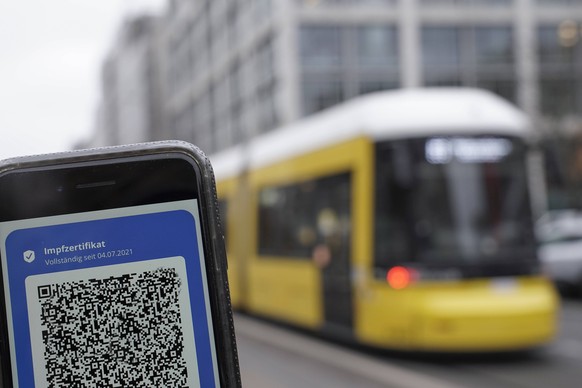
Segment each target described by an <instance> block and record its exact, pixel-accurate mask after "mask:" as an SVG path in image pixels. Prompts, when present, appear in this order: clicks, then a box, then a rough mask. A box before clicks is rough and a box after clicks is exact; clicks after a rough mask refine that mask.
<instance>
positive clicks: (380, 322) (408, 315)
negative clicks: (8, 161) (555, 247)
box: [211, 88, 558, 351]
mask: <svg viewBox="0 0 582 388" xmlns="http://www.w3.org/2000/svg"><path fill="white" fill-rule="evenodd" d="M531 135H532V132H531V128H530V125H529V123H528V121H527V119H526V118H525V116H524V115H523V114H522V113H521V112H520V111H518V110H517V109H516V108H515V107H513V106H511V105H510V104H509V103H507V102H505V101H503V100H501V99H500V98H498V97H496V96H494V95H493V94H490V93H488V92H485V91H481V90H476V89H462V88H451V89H444V88H443V89H424V90H423V89H417V90H414V89H413V90H404V91H392V92H382V93H376V94H372V95H367V96H363V97H360V98H358V99H355V100H352V101H349V102H347V103H344V104H341V105H339V106H336V107H334V108H331V109H328V110H327V111H324V112H321V113H319V114H316V115H314V116H312V117H310V118H307V119H304V120H301V121H300V122H298V123H296V124H293V125H290V126H287V127H285V128H281V129H278V130H275V131H272V132H269V133H267V134H265V135H262V136H259V137H257V138H255V139H253V140H252V141H251V142H250V143H248V144H246V145H243V146H239V147H237V148H234V149H230V150H227V151H224V152H222V153H220V154H217V155H214V156H213V157H211V160H212V163H213V165H214V168H215V173H216V177H217V186H218V195H219V204H220V207H221V212H222V217H223V221H224V224H225V235H226V242H227V251H228V258H229V279H230V285H231V293H232V301H233V305H234V306H235V308H239V309H243V310H245V311H247V312H249V313H253V314H257V315H261V316H265V317H269V318H272V319H276V320H280V321H284V322H287V323H290V324H293V325H297V326H301V327H303V328H307V329H312V330H315V331H322V332H326V333H330V334H333V335H338V336H344V337H347V338H350V339H352V340H355V341H357V342H360V343H363V344H367V345H372V346H377V347H385V348H390V349H406V350H418V351H499V350H519V349H528V348H532V347H536V346H538V345H541V344H544V343H546V342H548V341H549V340H551V338H552V337H553V335H554V332H555V329H556V314H557V304H558V301H557V297H556V294H555V291H554V289H553V287H552V285H551V284H550V282H549V281H548V280H547V279H546V278H545V277H544V276H542V273H541V270H540V264H539V262H538V260H537V253H536V243H535V238H534V230H533V217H534V216H533V214H534V211H533V209H534V208H535V206H534V205H533V202H535V201H534V200H532V198H534V199H535V198H537V197H536V196H535V195H534V194H536V193H537V190H535V189H533V190H532V186H535V185H532V179H531V174H530V173H528V171H530V170H531V169H530V168H529V167H530V166H531V164H530V163H529V160H530V159H531V158H529V157H528V155H530V148H531V147H529V142H530V138H531Z"/></svg>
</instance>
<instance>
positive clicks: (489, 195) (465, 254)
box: [375, 136, 536, 275]
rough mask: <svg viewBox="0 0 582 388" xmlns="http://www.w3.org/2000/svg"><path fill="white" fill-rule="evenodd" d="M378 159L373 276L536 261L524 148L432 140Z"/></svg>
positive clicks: (502, 140) (404, 144)
mask: <svg viewBox="0 0 582 388" xmlns="http://www.w3.org/2000/svg"><path fill="white" fill-rule="evenodd" d="M376 151H377V152H376V159H377V166H376V185H377V186H376V187H377V191H376V209H375V246H376V250H375V258H376V260H375V261H376V267H377V268H388V267H391V266H393V265H397V264H403V263H404V264H407V263H416V264H417V265H421V266H428V267H437V268H438V267H442V266H451V265H453V266H459V267H470V266H473V267H475V266H476V265H477V266H479V265H481V266H483V265H487V264H494V263H495V265H496V266H497V269H498V270H499V268H500V267H499V265H498V264H499V263H508V262H514V263H515V262H516V261H522V262H523V261H528V260H529V261H531V260H535V257H536V255H535V242H534V241H535V240H534V237H533V225H532V217H531V207H530V201H529V195H528V184H527V174H526V145H525V144H524V142H523V141H522V140H519V139H515V138H509V137H492V136H480V137H431V138H422V139H406V140H398V141H390V142H384V143H380V144H378V146H377V149H376ZM507 275H509V274H507Z"/></svg>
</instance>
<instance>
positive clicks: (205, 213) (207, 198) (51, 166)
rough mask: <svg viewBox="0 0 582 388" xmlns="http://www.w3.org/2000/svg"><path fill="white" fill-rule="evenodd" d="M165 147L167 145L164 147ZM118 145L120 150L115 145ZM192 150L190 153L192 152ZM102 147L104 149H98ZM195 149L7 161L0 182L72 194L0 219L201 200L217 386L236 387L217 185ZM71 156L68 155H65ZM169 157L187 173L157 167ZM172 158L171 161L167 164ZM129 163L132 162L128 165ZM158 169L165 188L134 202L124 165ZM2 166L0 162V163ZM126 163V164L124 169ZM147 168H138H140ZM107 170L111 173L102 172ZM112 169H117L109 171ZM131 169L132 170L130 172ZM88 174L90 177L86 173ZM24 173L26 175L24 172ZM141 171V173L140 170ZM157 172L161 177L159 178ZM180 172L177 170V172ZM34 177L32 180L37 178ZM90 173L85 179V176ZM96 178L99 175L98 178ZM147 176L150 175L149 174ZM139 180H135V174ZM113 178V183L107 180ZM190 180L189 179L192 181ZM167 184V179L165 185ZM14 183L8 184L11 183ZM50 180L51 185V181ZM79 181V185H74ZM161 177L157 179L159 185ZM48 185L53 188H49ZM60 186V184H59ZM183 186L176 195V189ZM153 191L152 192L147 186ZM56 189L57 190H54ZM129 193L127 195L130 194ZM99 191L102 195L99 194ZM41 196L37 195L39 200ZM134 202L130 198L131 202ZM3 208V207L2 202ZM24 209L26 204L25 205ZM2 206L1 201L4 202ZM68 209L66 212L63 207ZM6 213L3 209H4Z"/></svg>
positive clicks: (5, 368) (4, 345) (1, 332)
mask: <svg viewBox="0 0 582 388" xmlns="http://www.w3.org/2000/svg"><path fill="white" fill-rule="evenodd" d="M167 147H169V148H170V149H166V148H167ZM117 150H119V149H117ZM193 150H194V152H192V151H193ZM101 151H102V150H101ZM195 151H196V149H192V148H190V147H184V145H183V144H178V145H176V144H165V147H162V149H156V147H153V149H152V147H151V146H150V145H147V144H146V145H143V146H142V147H139V146H138V147H137V148H136V150H135V151H134V152H127V150H125V149H124V150H119V152H116V149H112V150H110V151H109V153H107V152H106V153H105V154H104V153H103V152H91V151H88V152H87V154H86V155H83V156H81V157H79V156H78V155H76V154H71V155H70V156H69V155H66V156H65V157H63V158H60V159H59V158H57V160H55V159H54V158H50V157H49V158H46V160H42V158H41V160H40V161H38V160H34V161H31V163H18V165H15V163H8V166H9V168H5V169H4V171H2V170H1V169H0V186H3V187H6V186H5V183H6V181H9V180H10V179H17V180H22V181H24V180H28V181H29V182H27V183H28V184H30V183H32V184H33V186H36V187H35V194H39V193H44V194H47V192H48V191H50V192H52V195H53V197H51V198H52V199H51V200H49V202H53V203H55V201H54V198H55V197H60V198H67V199H68V200H69V201H70V200H71V197H69V196H72V198H74V200H73V205H71V202H69V205H67V206H64V207H63V206H62V203H63V200H58V204H59V206H56V207H53V208H51V209H50V210H49V209H48V208H46V210H44V211H39V210H38V209H36V210H35V211H34V213H39V214H36V215H35V216H34V217H30V215H31V214H30V213H26V214H24V215H23V216H18V215H17V214H13V215H11V216H9V217H8V218H6V216H5V215H4V216H3V212H2V209H0V222H3V221H10V220H16V219H28V218H37V217H45V216H51V215H61V214H70V213H82V212H85V211H94V210H104V209H115V208H121V207H128V206H138V205H146V204H153V203H163V202H171V201H174V200H181V199H193V198H195V199H197V200H198V202H199V209H198V212H199V217H200V221H201V232H202V236H201V237H202V245H203V252H204V257H205V264H206V278H207V283H208V292H209V300H210V306H209V307H210V311H211V317H212V326H213V330H214V344H215V348H216V358H217V363H218V374H219V380H220V386H221V387H231V386H232V387H237V386H240V385H241V383H240V372H239V369H238V356H237V352H236V342H235V338H234V327H233V322H232V311H231V308H230V296H229V291H228V281H227V276H226V255H225V249H224V241H223V237H222V236H223V233H222V230H221V226H220V222H219V219H218V210H217V201H216V190H215V186H214V178H213V174H212V170H211V167H210V164H209V162H208V160H207V159H206V158H205V157H204V155H203V154H202V153H201V152H195ZM67 156H69V157H67ZM168 161H173V162H171V163H176V162H177V164H176V165H181V166H182V168H183V167H184V166H186V164H183V163H184V162H186V163H187V166H188V167H189V168H188V169H186V170H188V171H189V172H188V173H185V171H186V170H184V171H181V172H180V174H181V175H184V176H183V178H184V180H183V181H178V180H177V179H176V176H171V174H168V171H167V170H166V171H161V169H162V166H163V165H164V164H166V167H167V165H168V163H167V162H168ZM171 163H170V164H171ZM130 164H132V165H133V166H130ZM146 165H148V166H147V167H148V168H151V166H153V168H154V169H158V170H160V171H161V172H165V174H164V173H162V174H160V175H159V176H158V177H157V179H161V186H162V187H164V190H159V188H158V189H155V188H154V190H151V189H152V188H153V187H152V185H151V184H149V185H148V184H146V185H145V186H144V187H141V188H140V189H139V190H142V191H141V192H140V193H141V194H143V195H142V198H140V199H139V200H137V199H136V200H135V201H134V202H132V200H131V196H132V195H133V194H136V191H132V190H134V188H129V189H128V186H127V185H128V184H131V182H134V183H135V181H136V177H135V174H133V175H130V174H127V171H126V170H127V167H128V166H130V167H135V166H137V167H138V168H139V167H143V166H146ZM0 167H1V166H0ZM124 168H125V169H124ZM144 169H145V168H142V171H139V172H141V173H143V172H144V171H143V170H144ZM107 170H109V172H110V173H111V174H109V176H107V174H103V172H106V171H107ZM73 171H74V174H69V175H68V176H69V178H65V179H64V181H63V179H62V178H63V174H65V175H66V173H67V172H68V173H70V172H73ZM112 171H116V173H113V172H112ZM79 172H84V174H81V176H82V177H83V178H84V179H83V182H80V181H77V182H74V181H73V180H74V179H73V178H70V177H71V176H72V175H73V176H74V175H76V174H77V173H79ZM134 172H135V171H134ZM87 173H89V176H88V175H87ZM22 174H24V175H22ZM51 174H52V175H53V178H55V176H60V179H51V176H50V175H51ZM138 175H139V174H138ZM41 176H42V177H43V179H42V180H43V182H42V183H40V184H39V182H38V177H41ZM160 177H161V178H160ZM178 177H180V175H179V176H178ZM35 178H36V179H35ZM87 178H89V179H87ZM96 178H98V179H96ZM148 178H150V179H151V175H149V176H148ZM138 180H139V179H138ZM111 182H115V184H108V183H111ZM192 182H193V184H192ZM163 183H165V184H163ZM10 184H12V183H10ZM51 185H52V186H51ZM79 185H81V187H78V186H79ZM159 185H160V182H158V186H156V187H159ZM48 186H51V187H48ZM59 187H60V188H59ZM120 188H123V189H125V190H127V189H128V190H129V191H128V193H126V194H125V197H123V196H119V197H120V199H116V197H118V196H115V195H111V194H112V193H115V192H116V191H118V190H119V189H120ZM178 189H179V190H184V192H180V193H179V194H177V191H178ZM150 190H151V191H150ZM88 191H104V192H105V193H107V201H106V202H105V203H103V204H100V205H97V204H96V203H92V204H88V203H87V201H85V200H81V199H82V198H81V197H82V196H85V197H86V196H87V193H88ZM2 192H3V193H2V194H0V202H2V201H3V200H5V199H6V196H7V195H8V196H12V197H15V196H16V197H15V198H13V201H12V202H14V201H16V200H17V201H18V203H23V204H26V205H31V204H33V203H35V201H37V202H38V201H42V200H43V198H44V195H33V196H22V195H17V193H15V192H9V191H7V190H2ZM55 193H56V194H55ZM160 193H163V194H164V195H166V196H165V197H164V198H163V199H156V200H153V199H152V195H153V194H155V195H156V196H159V195H160ZM128 195H129V197H128ZM102 196H103V195H102ZM39 198H40V199H39ZM129 202H132V203H129ZM36 205H38V206H35V207H37V208H40V207H42V204H40V203H36ZM0 208H1V206H0ZM25 208H29V207H28V206H25ZM4 209H5V206H4ZM63 209H66V211H63ZM4 213H7V212H6V211H5V212H4ZM1 276H2V268H1V267H0V285H1V286H0V307H1V311H0V320H1V322H0V350H1V351H2V354H3V355H5V357H2V361H1V362H2V381H3V382H4V383H5V384H9V385H7V386H12V368H11V360H10V351H9V347H10V346H9V343H8V341H9V337H8V327H7V315H6V305H5V292H4V284H3V278H2V277H1Z"/></svg>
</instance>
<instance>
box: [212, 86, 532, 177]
mask: <svg viewBox="0 0 582 388" xmlns="http://www.w3.org/2000/svg"><path fill="white" fill-rule="evenodd" d="M463 134H464V135H469V134H489V135H495V134H497V135H513V136H522V137H525V136H528V135H531V127H530V124H529V121H528V119H527V117H526V116H525V114H524V113H522V112H521V111H520V110H519V109H517V108H516V107H514V106H513V105H511V104H510V103H508V102H506V101H505V100H503V99H502V98H500V97H498V96H496V95H494V94H493V93H491V92H488V91H485V90H480V89H472V88H428V89H426V88H425V89H420V88H419V89H401V90H395V91H386V92H378V93H372V94H368V95H365V96H361V97H358V98H355V99H353V100H350V101H347V102H345V103H342V104H339V105H336V106H334V107H332V108H330V109H327V110H325V111H322V112H320V113H317V114H314V115H312V116H309V117H307V118H304V119H301V120H299V121H297V122H295V123H293V124H290V125H287V126H284V127H281V128H279V129H276V130H274V131H271V132H268V133H266V134H264V135H261V136H258V137H256V138H254V139H252V140H251V141H250V142H249V143H248V144H247V145H239V146H236V147H234V148H231V149H229V150H225V151H223V152H221V153H218V154H216V155H213V156H212V157H211V161H212V164H213V166H214V170H215V173H216V176H217V178H218V179H224V178H228V177H232V176H235V175H237V174H239V173H240V172H241V171H242V170H243V168H244V167H245V165H246V167H249V168H257V167H262V166H266V165H269V164H271V163H276V162H279V161H282V160H285V159H287V158H290V157H294V156H298V155H301V154H304V153H307V152H310V151H314V150H317V149H319V148H322V147H325V146H329V145H333V144H339V143H341V142H344V141H347V140H350V139H353V138H356V137H360V136H366V137H369V138H372V139H374V140H376V141H382V140H390V139H403V138H413V137H423V136H438V135H463Z"/></svg>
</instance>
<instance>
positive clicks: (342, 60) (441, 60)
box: [104, 0, 582, 153]
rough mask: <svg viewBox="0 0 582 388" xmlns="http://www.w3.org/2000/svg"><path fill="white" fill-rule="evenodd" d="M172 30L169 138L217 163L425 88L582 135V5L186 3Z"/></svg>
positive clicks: (404, 0)
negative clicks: (328, 114) (234, 151)
mask: <svg viewBox="0 0 582 388" xmlns="http://www.w3.org/2000/svg"><path fill="white" fill-rule="evenodd" d="M161 24H162V25H163V39H162V43H161V45H162V47H163V49H162V50H163V54H162V55H161V58H163V65H162V66H161V68H163V69H164V78H163V79H164V82H163V83H164V85H165V86H164V87H163V91H164V94H163V102H162V103H161V107H160V108H159V109H160V110H162V111H163V113H164V117H165V119H166V120H165V121H164V124H163V129H162V130H160V131H161V132H159V133H161V134H163V135H164V136H166V137H171V138H179V139H183V140H187V141H190V142H193V143H196V144H198V145H199V146H200V147H201V148H202V149H204V150H205V151H206V152H207V153H214V152H217V151H220V150H222V149H225V148H228V147H230V146H233V145H236V144H239V143H242V142H245V141H247V140H248V139H250V138H252V137H254V136H257V135H259V134H261V133H264V132H267V131H270V130H272V129H274V128H276V127H278V126H281V125H285V124H287V123H290V122H292V121H294V120H297V119H300V118H301V117H304V116H306V115H309V114H312V113H314V112H317V111H319V110H322V109H324V108H327V107H329V106H332V105H334V104H337V103H339V102H341V101H343V100H346V99H349V98H352V97H355V96H357V95H360V94H364V93H369V92H372V91H377V90H385V89H393V88H410V87H422V86H458V85H462V86H474V87H481V88H486V89H489V90H492V91H493V92H495V93H497V94H499V95H501V96H503V97H505V98H507V99H509V100H510V101H513V102H514V103H516V104H517V105H518V106H520V107H521V108H522V109H524V110H525V111H526V112H527V113H528V114H529V115H530V116H531V117H532V118H533V119H534V120H535V122H536V123H538V126H539V127H540V128H542V129H548V130H550V129H551V130H552V131H559V130H568V128H569V130H573V131H579V130H581V129H582V128H581V127H580V124H579V123H580V112H582V35H581V34H582V29H581V28H582V0H172V1H170V2H169V3H168V7H167V10H166V13H165V15H164V16H163V18H162V21H161ZM118 53H119V54H120V55H121V53H125V50H121V51H119V52H118ZM106 66H107V65H106ZM131 74H132V73H131V72H130V73H129V74H127V75H128V76H129V77H131ZM119 75H120V74H118V76H119ZM127 97H128V102H125V103H122V101H121V100H119V99H120V98H123V96H122V95H121V94H118V96H117V98H118V103H117V104H116V106H118V107H120V106H122V107H123V109H127V104H130V102H129V100H130V96H127ZM134 98H139V97H138V96H137V95H135V96H134ZM106 100H107V98H106ZM104 104H105V105H107V104H108V102H104ZM117 114H118V115H120V116H119V119H118V122H120V123H121V122H123V119H122V117H121V112H117ZM160 128H162V127H160ZM122 132H125V130H123V129H122V128H118V129H117V133H118V135H117V136H118V137H117V139H116V140H115V141H117V142H125V141H126V140H133V139H137V137H133V136H131V139H130V138H129V137H127V136H126V135H123V134H122ZM158 137H159V136H149V137H147V138H143V139H141V140H148V139H152V138H158Z"/></svg>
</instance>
